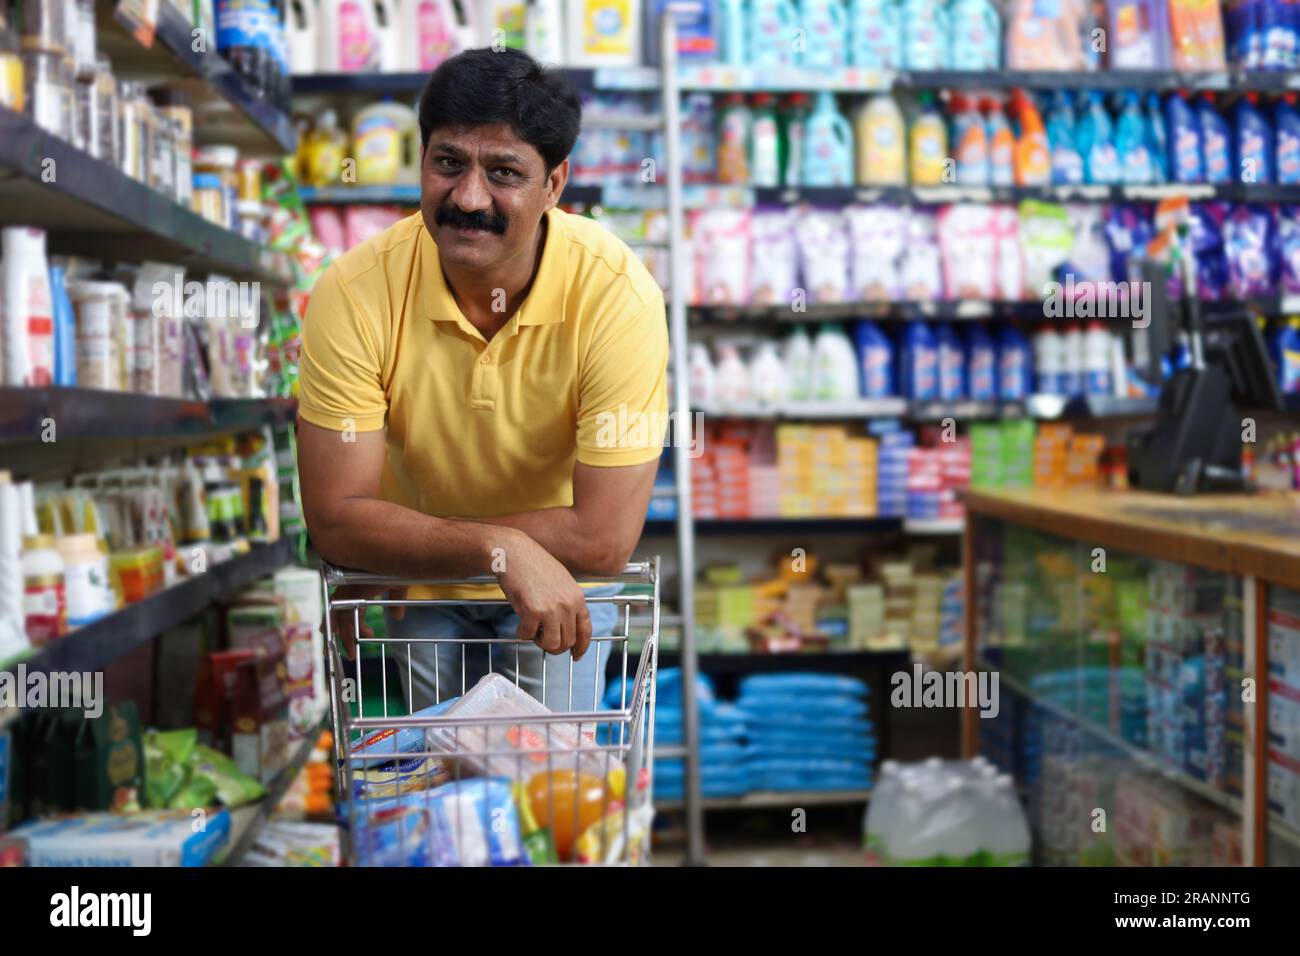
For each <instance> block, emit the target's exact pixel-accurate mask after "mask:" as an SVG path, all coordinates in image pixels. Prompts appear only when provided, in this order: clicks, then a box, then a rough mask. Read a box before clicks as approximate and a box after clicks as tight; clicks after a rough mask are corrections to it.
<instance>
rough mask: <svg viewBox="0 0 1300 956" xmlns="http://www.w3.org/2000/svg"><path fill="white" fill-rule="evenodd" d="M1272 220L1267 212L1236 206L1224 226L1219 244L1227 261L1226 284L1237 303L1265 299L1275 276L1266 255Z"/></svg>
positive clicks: (1271, 264) (1269, 259)
mask: <svg viewBox="0 0 1300 956" xmlns="http://www.w3.org/2000/svg"><path fill="white" fill-rule="evenodd" d="M1272 241H1273V237H1272V217H1271V216H1270V213H1269V210H1267V209H1258V208H1255V207H1251V206H1239V207H1238V208H1236V209H1234V210H1233V211H1232V213H1231V214H1230V215H1229V216H1228V220H1227V222H1226V223H1225V224H1224V231H1223V244H1224V250H1225V252H1226V254H1227V257H1228V281H1229V290H1230V292H1231V293H1232V295H1233V296H1234V297H1236V298H1239V299H1248V298H1251V297H1253V296H1261V295H1267V294H1268V293H1269V291H1270V290H1271V289H1272V288H1274V286H1275V281H1276V276H1275V271H1276V270H1275V269H1274V264H1275V263H1274V261H1273V257H1272V255H1271V252H1270V244H1271V242H1272Z"/></svg>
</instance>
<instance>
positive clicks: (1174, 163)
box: [1165, 91, 1205, 183]
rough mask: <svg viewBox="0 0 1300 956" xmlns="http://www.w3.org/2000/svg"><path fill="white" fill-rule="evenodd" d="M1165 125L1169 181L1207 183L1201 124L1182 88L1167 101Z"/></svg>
mask: <svg viewBox="0 0 1300 956" xmlns="http://www.w3.org/2000/svg"><path fill="white" fill-rule="evenodd" d="M1165 128H1166V132H1167V135H1168V142H1169V181H1170V182H1175V183H1199V182H1204V179H1205V166H1204V163H1203V158H1202V151H1201V129H1200V124H1199V123H1198V122H1197V121H1196V116H1195V114H1193V112H1192V108H1191V106H1190V105H1188V102H1187V95H1186V94H1185V93H1183V92H1182V91H1179V92H1177V93H1174V94H1172V95H1170V97H1169V98H1168V99H1167V100H1165Z"/></svg>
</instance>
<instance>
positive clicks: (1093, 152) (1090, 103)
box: [1075, 90, 1121, 185]
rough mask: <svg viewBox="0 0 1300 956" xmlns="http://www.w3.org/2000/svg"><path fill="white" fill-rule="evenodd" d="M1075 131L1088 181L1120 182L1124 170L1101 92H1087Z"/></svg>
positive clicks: (1110, 183) (1102, 182)
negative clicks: (1122, 169)
mask: <svg viewBox="0 0 1300 956" xmlns="http://www.w3.org/2000/svg"><path fill="white" fill-rule="evenodd" d="M1075 132H1076V136H1077V137H1078V140H1079V151H1080V152H1081V153H1082V154H1083V163H1084V169H1085V170H1086V175H1087V180H1088V182H1090V183H1097V184H1099V185H1114V184H1116V183H1118V182H1120V176H1121V169H1120V161H1119V152H1118V151H1117V150H1116V148H1115V139H1114V127H1113V126H1112V125H1111V121H1110V114H1109V113H1108V112H1107V111H1106V106H1105V104H1104V103H1103V102H1102V99H1101V93H1100V91H1098V90H1089V91H1088V94H1087V99H1086V105H1085V106H1084V107H1083V109H1082V110H1081V111H1080V114H1079V119H1078V123H1077V125H1076V127H1075Z"/></svg>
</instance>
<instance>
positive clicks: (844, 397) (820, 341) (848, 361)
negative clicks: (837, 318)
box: [812, 322, 861, 402]
mask: <svg viewBox="0 0 1300 956" xmlns="http://www.w3.org/2000/svg"><path fill="white" fill-rule="evenodd" d="M860 394H861V383H860V381H859V379H858V355H857V352H856V351H854V348H853V343H852V342H851V341H850V340H849V337H848V335H847V334H846V333H845V331H844V329H842V328H841V327H840V326H839V325H838V324H833V323H830V322H827V323H825V324H824V325H823V326H822V327H821V329H819V330H818V332H817V337H816V338H815V339H813V351H812V397H813V398H814V399H816V400H817V401H820V402H849V401H853V400H855V399H856V398H858V397H859V395H860Z"/></svg>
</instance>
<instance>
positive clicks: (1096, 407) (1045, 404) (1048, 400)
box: [1025, 395, 1156, 420]
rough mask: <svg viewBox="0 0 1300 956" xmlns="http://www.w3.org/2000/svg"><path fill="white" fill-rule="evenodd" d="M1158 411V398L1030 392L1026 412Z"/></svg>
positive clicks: (1049, 415)
mask: <svg viewBox="0 0 1300 956" xmlns="http://www.w3.org/2000/svg"><path fill="white" fill-rule="evenodd" d="M1155 410H1156V399H1154V398H1120V397H1118V396H1112V395H1080V396H1075V397H1074V398H1067V397H1065V396H1064V395H1030V396H1029V398H1028V399H1026V400H1025V412H1026V414H1028V415H1029V416H1030V417H1031V418H1038V419H1044V420H1053V419H1059V418H1141V417H1144V416H1147V415H1152V414H1154V413H1155Z"/></svg>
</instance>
